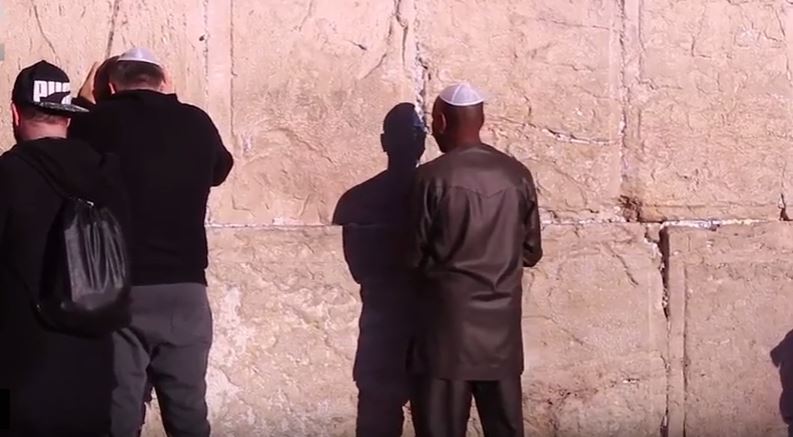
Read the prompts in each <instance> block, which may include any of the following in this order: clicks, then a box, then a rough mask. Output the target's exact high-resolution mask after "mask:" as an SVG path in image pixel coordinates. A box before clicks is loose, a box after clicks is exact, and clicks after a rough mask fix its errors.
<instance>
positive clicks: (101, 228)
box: [17, 154, 131, 337]
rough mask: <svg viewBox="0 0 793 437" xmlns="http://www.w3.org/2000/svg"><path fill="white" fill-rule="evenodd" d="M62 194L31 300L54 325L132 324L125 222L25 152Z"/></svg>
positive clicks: (99, 329) (92, 329)
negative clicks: (77, 193)
mask: <svg viewBox="0 0 793 437" xmlns="http://www.w3.org/2000/svg"><path fill="white" fill-rule="evenodd" d="M17 156H19V158H21V159H22V160H23V161H25V162H26V163H27V164H28V165H30V166H31V167H32V168H34V169H35V170H36V171H37V172H38V173H39V174H40V175H41V176H42V177H43V178H44V179H45V180H46V181H47V182H48V183H49V184H50V186H52V188H53V189H54V190H55V191H56V192H57V193H58V194H59V195H60V196H61V197H62V198H63V204H62V206H61V208H60V210H59V212H58V214H57V216H56V217H55V221H54V222H53V224H52V226H51V228H50V230H49V233H48V235H47V243H46V247H45V250H44V258H43V264H42V276H41V281H40V285H39V288H38V290H31V295H32V302H33V305H34V308H35V311H36V313H37V315H38V317H39V318H40V319H41V321H42V322H43V323H44V324H45V325H46V326H47V327H49V328H50V329H52V330H55V331H58V332H63V333H66V334H70V335H76V336H86V337H95V336H101V335H105V334H108V333H111V332H113V331H115V330H117V329H120V328H122V327H125V326H126V325H128V324H129V317H130V316H129V297H130V296H129V294H130V288H131V286H130V268H129V260H128V253H127V247H126V244H125V241H124V236H123V233H122V230H121V226H120V225H119V223H118V220H117V219H116V218H115V216H114V215H113V214H112V213H111V212H110V210H108V209H107V208H105V207H104V206H101V205H96V204H94V203H93V202H90V201H88V200H84V199H80V198H78V197H76V196H73V195H70V194H68V193H66V192H64V190H63V189H62V188H61V187H59V186H58V184H57V183H56V182H55V181H53V180H52V178H51V177H50V175H49V174H47V173H46V172H45V171H44V170H42V169H41V168H40V167H39V166H38V165H37V164H36V163H34V162H32V161H31V160H30V159H28V158H27V157H25V156H23V155H22V154H18V155H17Z"/></svg>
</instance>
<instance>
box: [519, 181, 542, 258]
mask: <svg viewBox="0 0 793 437" xmlns="http://www.w3.org/2000/svg"><path fill="white" fill-rule="evenodd" d="M526 197H527V201H528V205H529V208H528V213H527V214H526V217H525V229H526V236H525V239H524V240H523V265H524V266H525V267H534V266H535V265H537V263H538V262H540V259H542V236H541V231H542V229H541V224H540V211H539V207H538V205H537V189H536V188H535V187H534V181H533V179H532V178H531V174H529V176H528V179H527V181H526Z"/></svg>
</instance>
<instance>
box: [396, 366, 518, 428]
mask: <svg viewBox="0 0 793 437" xmlns="http://www.w3.org/2000/svg"><path fill="white" fill-rule="evenodd" d="M471 399H475V400H476V409H477V411H479V417H480V419H481V421H482V428H483V429H484V432H485V437H523V435H524V432H523V406H522V400H523V395H522V393H521V383H520V376H516V377H514V378H509V379H504V380H500V381H451V380H443V379H431V378H420V379H418V380H417V381H416V384H415V385H414V391H413V396H412V399H411V411H412V414H413V425H414V427H415V430H416V437H464V436H465V434H466V429H467V427H468V419H469V416H470V413H471Z"/></svg>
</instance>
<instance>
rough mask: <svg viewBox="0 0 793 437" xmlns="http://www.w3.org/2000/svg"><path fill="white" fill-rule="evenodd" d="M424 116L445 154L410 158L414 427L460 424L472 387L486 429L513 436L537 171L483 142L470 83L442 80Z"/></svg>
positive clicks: (447, 428)
mask: <svg viewBox="0 0 793 437" xmlns="http://www.w3.org/2000/svg"><path fill="white" fill-rule="evenodd" d="M432 118H433V120H432V131H433V132H432V133H433V136H434V137H435V139H436V140H437V142H438V145H439V146H440V148H441V151H442V152H444V155H443V156H441V157H440V158H438V159H436V160H434V161H432V162H430V163H427V164H425V165H423V166H421V167H420V168H419V170H418V174H417V177H416V182H415V186H414V191H413V200H412V202H413V203H412V207H413V209H414V211H413V213H412V214H411V217H412V220H411V223H412V230H413V233H414V235H413V242H412V244H411V245H410V247H411V250H410V256H409V260H410V262H411V265H412V267H413V268H414V269H416V270H417V272H418V276H419V282H420V289H419V303H418V308H419V312H420V313H421V316H420V327H419V328H418V329H419V334H418V335H417V338H416V342H415V344H414V347H413V352H412V354H411V363H410V366H411V369H412V371H413V372H414V373H415V374H416V375H417V383H416V385H415V389H414V394H413V397H412V411H413V415H414V423H415V427H416V434H417V436H418V437H458V436H464V435H465V432H466V427H467V422H468V418H469V414H470V408H471V399H472V397H473V398H475V399H476V406H477V409H478V410H479V415H480V417H481V419H482V425H483V428H484V432H485V435H486V436H487V437H508V436H509V437H518V436H520V437H522V436H523V435H524V433H523V417H522V416H523V415H522V405H521V403H522V395H521V383H520V376H521V374H522V372H523V341H522V331H521V298H522V286H521V279H522V276H523V267H531V266H534V265H535V264H537V262H539V260H540V258H541V257H542V249H541V239H540V220H539V214H538V209H537V195H536V190H535V187H534V182H533V179H532V175H531V173H530V172H529V170H528V169H526V167H525V166H523V165H522V164H521V163H520V162H518V161H517V160H515V159H513V158H511V157H509V156H507V155H505V154H503V153H501V152H499V151H497V150H496V149H494V148H492V147H490V146H488V145H486V144H483V143H482V141H481V140H480V137H479V131H480V130H481V128H482V125H483V124H484V112H483V99H482V98H481V96H480V95H479V93H478V92H477V91H476V90H474V89H473V88H471V87H470V86H469V85H467V84H459V85H455V86H451V87H449V88H447V89H445V90H444V91H443V92H442V93H441V95H440V97H439V98H438V100H437V101H436V102H435V107H434V109H433V115H432Z"/></svg>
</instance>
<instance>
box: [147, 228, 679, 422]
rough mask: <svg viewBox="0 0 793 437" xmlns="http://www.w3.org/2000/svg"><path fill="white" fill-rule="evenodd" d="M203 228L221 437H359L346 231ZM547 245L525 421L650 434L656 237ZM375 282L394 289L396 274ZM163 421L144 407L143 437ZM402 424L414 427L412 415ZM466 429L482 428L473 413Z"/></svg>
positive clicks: (660, 366)
mask: <svg viewBox="0 0 793 437" xmlns="http://www.w3.org/2000/svg"><path fill="white" fill-rule="evenodd" d="M375 231H376V230H375V229H373V228H372V227H370V226H364V227H359V228H356V227H349V228H348V229H347V230H346V232H347V233H348V235H347V236H346V243H347V244H351V243H352V244H355V243H356V242H358V241H360V240H359V239H357V238H350V237H351V235H349V234H356V233H364V234H365V235H364V237H366V238H374V237H375V236H374V233H375ZM210 235H211V237H210V241H211V246H212V248H213V249H212V262H211V263H212V268H211V274H210V282H211V284H210V288H211V298H212V303H213V309H214V315H215V344H214V347H213V350H212V353H211V370H210V372H209V396H208V397H209V404H210V410H211V415H212V421H213V426H214V429H215V435H219V436H240V437H246V436H252V435H266V436H301V437H302V436H317V437H319V436H339V437H341V436H345V437H346V436H353V435H354V423H355V415H356V396H357V390H356V387H355V384H354V382H353V380H352V376H353V365H354V362H355V356H356V348H357V342H358V334H359V329H358V328H359V315H360V311H361V308H362V306H361V303H360V295H359V292H360V287H359V285H358V284H356V283H355V281H354V280H353V279H352V278H351V275H350V273H349V268H350V267H349V266H348V265H347V264H346V262H345V259H347V260H350V261H351V262H353V263H354V264H357V262H358V261H356V260H355V257H353V256H351V255H352V254H351V253H350V247H349V246H348V247H347V253H346V256H345V248H344V244H345V236H344V235H343V233H342V232H341V230H340V229H336V228H305V229H298V228H295V229H285V230H267V229H217V230H213V231H212V232H211V233H210ZM545 241H546V245H545V248H546V253H547V255H546V258H545V259H544V260H543V261H542V262H541V264H540V266H539V267H538V268H537V269H535V270H532V271H530V272H528V273H527V274H526V284H527V287H528V290H529V291H528V292H527V293H526V296H525V299H524V305H525V309H524V314H525V316H524V337H525V348H526V362H527V371H526V373H525V375H524V381H523V382H524V393H525V405H524V410H525V417H526V429H527V430H528V431H529V432H530V433H531V435H538V436H552V435H568V436H577V435H581V436H583V435H587V436H606V435H608V436H644V435H657V434H658V430H659V429H660V425H661V422H662V418H663V414H664V406H665V403H664V402H665V396H666V384H665V380H666V378H665V369H664V357H665V333H666V330H665V326H666V321H665V319H664V316H663V309H662V307H661V302H662V295H663V287H662V283H661V273H660V270H659V261H660V255H659V252H658V250H657V249H656V246H655V244H654V243H652V242H649V241H647V240H646V239H645V237H644V228H643V227H641V226H639V225H613V226H612V225H608V226H592V227H587V228H580V227H572V226H551V227H549V228H547V229H546V230H545ZM370 255H371V256H372V257H381V256H384V254H383V253H382V250H381V251H380V252H375V251H373V252H372V253H371V254H370ZM365 267H366V266H365ZM382 267H383V266H381V265H374V266H371V265H370V266H369V267H367V268H372V269H374V270H375V271H377V272H382V271H383V270H382V269H381V268H382ZM355 270H356V272H357V268H355ZM356 277H358V278H365V277H366V276H365V275H358V274H357V273H356ZM359 280H361V281H362V282H363V281H376V279H375V278H368V279H359ZM369 286H370V287H373V286H374V282H372V283H370V284H369ZM379 286H380V287H384V288H383V289H384V290H385V289H387V290H389V291H393V283H391V282H389V283H381V284H380V285H379ZM391 298H393V296H391ZM370 299H371V296H370ZM389 301H395V300H393V299H391V300H389ZM369 304H370V305H373V304H374V303H373V301H371V300H370V301H369ZM373 308H374V307H371V306H370V308H369V310H368V311H372V310H373ZM381 308H382V307H381ZM383 320H386V319H384V318H382V317H380V316H378V314H371V313H370V315H369V317H368V318H367V319H366V321H365V322H361V325H360V326H361V329H369V330H372V329H385V327H384V326H383ZM383 335H385V334H383ZM380 338H386V337H380ZM391 338H392V339H393V337H391ZM361 347H367V344H366V342H363V343H361ZM157 423H158V419H157V418H156V417H152V416H150V424H149V426H148V429H149V433H148V434H147V435H148V436H156V435H160V434H158V432H160V431H159V429H158V428H159V425H158V424H157ZM405 429H406V433H405V435H407V436H410V435H412V430H411V426H410V424H409V423H407V424H406V425H405ZM471 430H472V432H478V430H479V425H478V421H476V420H474V421H473V422H472V427H471ZM471 435H477V434H471Z"/></svg>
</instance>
